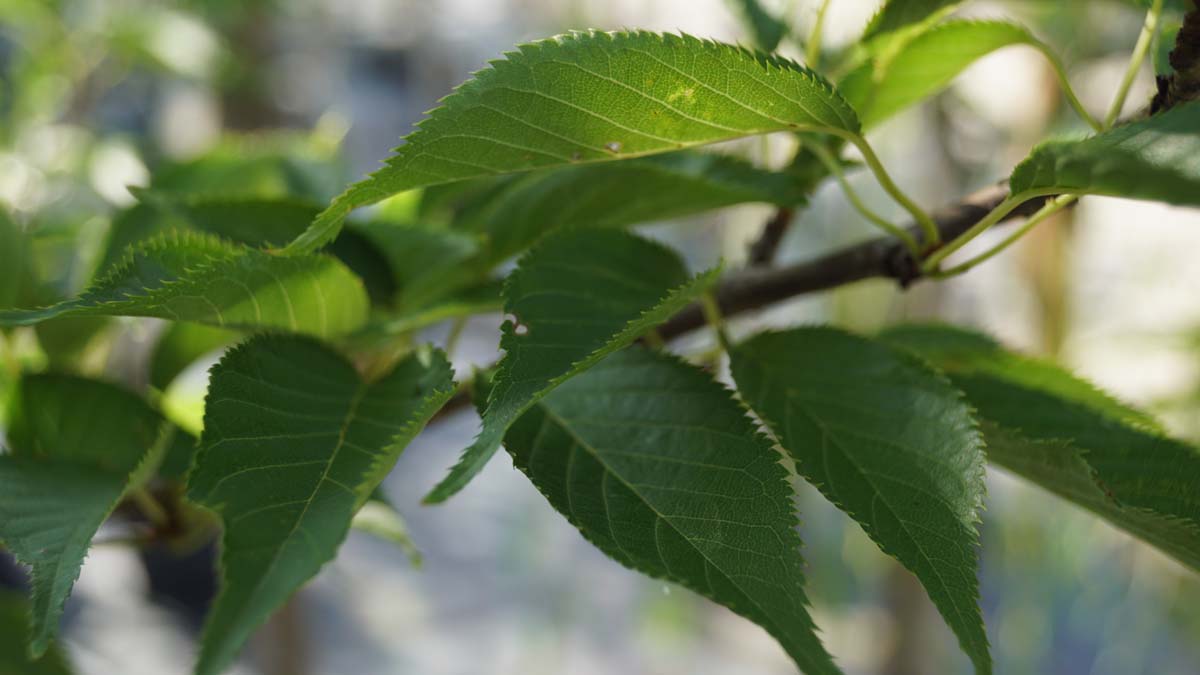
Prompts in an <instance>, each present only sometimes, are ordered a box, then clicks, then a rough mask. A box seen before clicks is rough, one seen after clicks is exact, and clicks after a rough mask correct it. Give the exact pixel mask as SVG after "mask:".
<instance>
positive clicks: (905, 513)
mask: <svg viewBox="0 0 1200 675" xmlns="http://www.w3.org/2000/svg"><path fill="white" fill-rule="evenodd" d="M730 357H731V359H732V362H731V366H730V367H731V369H732V371H733V377H734V379H735V380H736V381H737V386H738V391H740V392H741V394H742V396H743V398H744V399H745V400H746V401H747V403H749V404H750V406H751V407H752V408H753V409H754V410H755V412H757V413H758V414H759V416H760V417H761V418H762V419H763V421H764V422H766V424H767V426H768V427H770V428H771V430H772V431H774V433H775V434H776V436H778V438H779V440H780V442H781V444H782V445H783V447H784V449H785V450H787V452H788V454H790V455H791V456H792V457H793V458H794V459H795V460H796V468H797V470H798V471H799V473H800V474H801V475H803V476H804V477H805V478H807V479H808V480H809V482H811V483H813V484H814V485H815V486H817V488H818V489H820V490H821V492H822V494H824V495H825V496H826V497H827V498H828V499H829V500H830V501H831V502H833V503H834V504H835V505H837V506H838V508H840V509H842V510H843V511H845V512H846V513H847V514H848V515H850V516H851V517H852V518H854V520H856V521H857V522H858V523H859V524H860V525H862V527H863V529H864V530H865V531H866V532H867V534H868V535H870V537H871V539H872V540H874V541H875V543H877V544H878V545H879V547H880V548H881V549H883V551H884V552H885V553H887V554H889V555H891V556H893V557H895V558H896V559H897V560H899V561H900V562H901V563H903V564H904V566H905V567H907V568H908V569H909V570H911V571H912V572H913V573H914V574H916V575H917V578H918V579H920V580H921V583H922V584H923V585H924V586H925V589H926V590H927V591H928V593H929V597H930V598H931V599H932V600H933V602H934V604H935V605H936V606H937V608H938V610H939V611H940V612H941V614H942V616H943V617H945V619H946V623H947V624H949V626H950V628H951V629H953V630H954V633H955V635H957V636H958V640H959V643H960V644H961V645H962V648H963V650H964V651H965V652H966V653H967V655H968V656H970V657H971V660H972V661H973V662H974V664H975V671H976V672H978V673H990V672H991V670H992V662H991V657H990V655H989V653H988V642H987V635H986V633H985V632H984V628H983V617H982V615H981V614H980V611H979V582H978V579H977V578H976V575H977V571H978V558H977V555H976V549H977V548H978V545H979V534H978V532H977V531H976V528H975V524H976V523H977V522H978V521H979V511H980V509H981V507H982V505H983V496H984V492H985V487H984V480H983V477H984V469H985V467H984V463H985V458H984V453H983V439H982V438H981V437H980V434H979V431H978V429H977V428H976V424H975V421H974V419H973V418H972V416H971V411H970V409H969V408H968V407H967V404H966V402H965V401H964V400H963V398H962V395H961V394H960V393H959V392H958V391H956V390H955V389H954V388H953V387H952V386H951V385H950V384H949V383H948V382H947V381H946V380H945V378H944V377H942V376H941V375H939V374H938V373H937V372H936V371H934V370H933V369H931V368H929V367H928V366H926V365H925V364H924V363H923V362H921V361H920V360H919V359H917V358H915V357H913V356H911V355H909V354H907V353H906V352H904V351H901V350H893V349H890V348H889V347H887V346H886V345H882V344H879V343H876V342H872V341H870V340H867V339H865V338H861V337H858V336H854V335H850V334H848V333H843V332H841V331H838V330H834V329H831V328H801V329H796V330H790V331H787V332H781V333H762V334H759V335H757V336H755V337H754V338H752V339H750V340H748V341H747V342H745V343H743V344H741V345H738V346H737V347H736V348H735V349H734V350H733V351H732V352H731V354H730Z"/></svg>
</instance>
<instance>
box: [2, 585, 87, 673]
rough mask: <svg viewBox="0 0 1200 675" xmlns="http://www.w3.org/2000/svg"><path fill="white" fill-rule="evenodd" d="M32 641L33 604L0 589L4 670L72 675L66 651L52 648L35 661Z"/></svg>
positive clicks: (5, 671) (3, 671)
mask: <svg viewBox="0 0 1200 675" xmlns="http://www.w3.org/2000/svg"><path fill="white" fill-rule="evenodd" d="M28 642H29V605H28V603H27V602H26V601H25V598H23V597H22V596H21V595H19V594H17V593H14V592H12V591H8V590H0V673H5V675H70V674H71V668H70V667H69V666H68V665H67V660H66V658H65V657H64V656H63V655H62V653H61V652H60V651H59V650H58V649H56V648H54V647H51V648H50V650H49V651H47V653H46V654H45V655H44V656H43V657H42V658H40V659H38V660H36V661H31V660H30V659H29V655H28V652H27V651H26V644H27V643H28Z"/></svg>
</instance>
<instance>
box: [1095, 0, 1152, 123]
mask: <svg viewBox="0 0 1200 675" xmlns="http://www.w3.org/2000/svg"><path fill="white" fill-rule="evenodd" d="M1162 7H1163V0H1154V2H1153V3H1152V4H1151V5H1150V9H1149V11H1147V12H1146V22H1145V23H1143V24H1142V32H1141V34H1139V35H1138V39H1137V43H1136V44H1135V45H1134V46H1133V54H1131V55H1130V57H1129V67H1127V68H1126V69H1125V77H1124V78H1122V79H1121V86H1120V87H1118V88H1117V94H1116V96H1114V97H1113V102H1112V105H1111V106H1109V108H1108V114H1107V115H1105V116H1104V128H1105V129H1107V128H1109V127H1111V126H1112V125H1113V123H1115V122H1116V121H1117V117H1118V116H1119V115H1120V114H1121V109H1122V108H1124V107H1125V99H1126V98H1127V97H1128V96H1129V88H1130V87H1132V86H1133V80H1134V79H1135V78H1136V77H1137V74H1138V71H1139V70H1141V68H1142V62H1143V61H1145V60H1146V53H1147V52H1149V51H1150V45H1151V43H1153V42H1154V36H1155V34H1157V33H1158V24H1159V17H1160V16H1162Z"/></svg>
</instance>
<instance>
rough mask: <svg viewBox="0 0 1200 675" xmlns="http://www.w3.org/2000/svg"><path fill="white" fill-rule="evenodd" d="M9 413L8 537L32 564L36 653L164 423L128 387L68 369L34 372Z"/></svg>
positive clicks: (3, 481)
mask: <svg viewBox="0 0 1200 675" xmlns="http://www.w3.org/2000/svg"><path fill="white" fill-rule="evenodd" d="M9 419H10V427H9V429H8V443H9V446H8V453H7V454H2V455H0V543H2V544H3V546H4V547H5V548H7V549H8V550H9V551H10V552H11V553H12V554H13V556H15V557H16V558H17V560H18V561H20V562H21V563H23V564H25V565H28V566H29V567H30V568H31V577H32V586H33V592H32V606H33V608H32V613H31V616H32V631H31V641H30V645H29V650H30V654H31V655H32V656H34V657H38V656H41V655H42V654H44V653H46V650H47V648H48V647H49V645H50V642H51V640H53V639H54V636H55V634H56V633H57V631H58V620H59V617H61V615H62V609H63V603H64V602H66V599H67V596H68V595H69V594H70V592H71V587H72V586H73V585H74V584H75V579H76V578H78V576H79V569H80V567H81V566H82V565H83V558H84V556H85V555H86V553H87V549H88V545H89V544H90V543H91V540H92V536H93V535H95V534H96V530H97V529H99V527H100V525H101V523H103V522H104V520H105V519H106V518H107V517H108V514H109V513H110V512H111V511H112V509H113V508H114V507H115V506H116V505H117V502H118V501H120V499H121V496H122V495H123V494H124V493H125V491H126V490H127V489H128V488H129V487H130V485H131V484H134V483H136V482H138V477H139V476H142V475H144V473H145V472H147V471H149V470H152V469H153V468H154V466H153V464H155V463H157V458H158V457H159V456H160V453H159V452H157V451H159V450H161V448H162V443H161V442H160V441H161V440H162V435H163V434H162V431H163V421H162V418H161V417H160V416H159V415H158V414H157V413H155V412H154V411H153V410H151V409H150V408H149V406H147V405H146V403H145V402H144V401H142V400H141V399H140V398H138V397H137V396H134V395H133V394H131V393H129V392H126V391H125V390H123V389H120V388H118V387H115V386H113V385H110V384H106V383H103V382H98V381H95V380H87V379H83V378H79V377H73V376H66V375H30V376H26V377H25V378H24V379H23V380H22V381H21V384H20V390H19V392H18V394H17V397H16V399H15V400H14V408H13V410H12V411H11V414H10V418H9ZM135 474H136V475H135Z"/></svg>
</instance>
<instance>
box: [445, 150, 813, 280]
mask: <svg viewBox="0 0 1200 675" xmlns="http://www.w3.org/2000/svg"><path fill="white" fill-rule="evenodd" d="M500 183H501V185H500V186H498V189H496V190H492V191H488V192H486V193H485V194H484V197H483V198H482V199H480V200H478V201H479V203H480V206H479V207H478V208H475V209H471V210H468V211H466V212H464V213H463V214H462V215H461V216H460V217H459V218H458V220H457V221H456V227H460V228H464V229H468V230H471V231H474V232H481V233H484V234H486V235H487V239H486V242H487V247H488V250H487V262H488V263H489V264H490V263H495V262H500V261H502V260H504V259H506V258H508V257H509V256H512V255H515V254H517V253H520V252H522V251H524V250H525V249H526V248H528V247H529V245H530V244H532V243H533V242H534V241H536V240H537V239H538V238H539V237H540V236H542V235H543V234H544V233H546V232H549V231H551V230H554V229H557V228H560V227H565V226H568V225H569V226H575V227H581V226H603V227H621V226H626V225H633V224H636V223H643V222H648V221H653V220H665V219H667V218H678V217H680V216H686V215H690V214H693V213H701V212H704V211H709V210H712V209H717V208H721V207H724V206H730V205H733V204H741V203H746V202H766V203H770V204H775V205H777V206H796V205H798V204H802V203H803V202H804V199H805V194H806V190H804V189H803V186H802V185H801V184H800V183H799V181H797V180H796V178H795V177H794V176H792V175H790V174H787V173H776V172H772V171H766V170H763V169H758V168H755V167H754V166H752V165H751V164H749V163H748V162H745V161H743V160H740V159H737V158H734V157H729V156H725V155H715V154H703V153H699V152H689V151H685V152H673V153H668V154H665V155H658V156H654V157H645V158H641V159H632V160H628V161H625V162H611V163H607V164H593V165H588V166H578V167H567V168H562V169H553V170H547V171H536V172H532V173H529V174H525V175H521V176H512V177H505V178H502V179H500Z"/></svg>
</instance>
